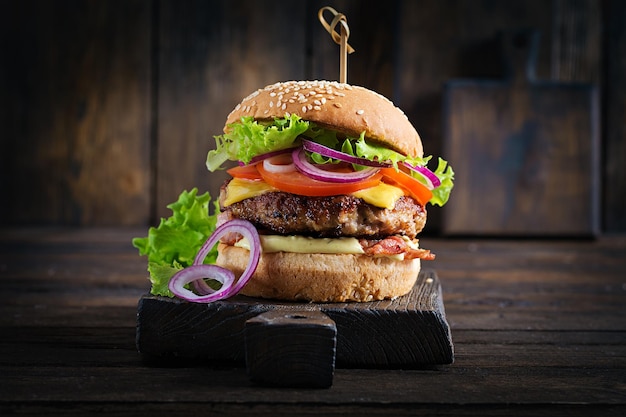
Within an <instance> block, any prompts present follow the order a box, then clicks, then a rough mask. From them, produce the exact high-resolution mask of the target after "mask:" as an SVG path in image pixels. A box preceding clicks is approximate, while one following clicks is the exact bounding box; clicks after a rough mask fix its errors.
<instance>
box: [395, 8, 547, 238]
mask: <svg viewBox="0 0 626 417" xmlns="http://www.w3.org/2000/svg"><path fill="white" fill-rule="evenodd" d="M526 27H533V28H537V29H538V30H540V31H541V32H542V34H544V36H545V37H546V41H547V42H549V37H550V34H551V27H552V16H551V4H550V3H548V2H544V1H537V0H535V1H524V0H514V1H507V2H492V1H489V0H479V1H475V0H444V1H436V2H425V1H411V0H404V1H401V2H400V10H399V12H398V23H397V27H396V30H397V31H398V37H397V43H398V52H397V64H396V68H395V77H396V81H395V82H396V85H395V91H396V95H395V98H396V99H397V104H398V105H399V106H400V108H402V109H403V110H404V112H405V113H406V114H407V116H408V117H409V120H410V121H411V122H412V123H413V125H414V126H415V128H416V129H417V131H418V133H419V134H420V137H421V139H422V143H423V145H424V153H425V155H434V156H435V157H437V156H441V157H442V158H444V159H446V160H448V161H449V162H450V164H451V165H452V166H453V167H454V166H455V165H456V163H457V161H455V160H454V159H453V155H447V154H446V151H445V149H444V131H443V126H444V118H443V88H442V87H443V85H444V83H445V82H447V81H448V80H450V79H455V78H461V77H462V78H494V77H500V76H501V75H502V73H503V68H502V63H501V59H502V56H501V53H500V50H499V49H498V45H497V43H496V42H495V37H496V34H497V33H498V32H499V31H502V30H504V29H510V28H526ZM550 59H551V58H550V54H549V50H548V48H544V49H543V50H541V51H540V54H539V56H538V59H537V75H538V77H543V78H547V77H549V75H550ZM435 160H436V159H435ZM461 162H462V161H458V163H459V164H460V163H461ZM433 168H434V167H433ZM459 179H462V177H461V176H459ZM459 189H461V186H458V187H457V190H455V191H454V192H453V193H452V198H454V195H455V193H456V191H458V190H459ZM446 211H447V208H446V207H443V208H439V207H431V208H430V209H429V211H428V216H429V219H428V222H427V224H426V229H425V232H427V233H429V234H436V233H440V232H441V230H442V228H443V226H444V214H445V213H446Z"/></svg>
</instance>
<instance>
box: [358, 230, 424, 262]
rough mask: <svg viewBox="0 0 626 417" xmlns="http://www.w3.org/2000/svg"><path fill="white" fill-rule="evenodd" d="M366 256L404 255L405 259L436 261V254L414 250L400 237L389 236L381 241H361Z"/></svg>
mask: <svg viewBox="0 0 626 417" xmlns="http://www.w3.org/2000/svg"><path fill="white" fill-rule="evenodd" d="M359 243H360V244H361V247H362V248H363V250H364V251H365V254H366V255H370V256H376V255H398V254H401V253H404V259H415V258H420V259H424V260H426V261H432V260H433V259H435V254H434V253H431V252H430V250H428V249H421V248H420V249H414V248H412V247H410V246H409V245H408V244H407V242H406V241H405V240H404V239H402V238H401V237H399V236H389V237H387V238H384V239H380V240H368V239H361V240H359Z"/></svg>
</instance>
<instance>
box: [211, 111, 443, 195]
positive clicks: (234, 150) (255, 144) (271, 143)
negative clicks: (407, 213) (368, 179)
mask: <svg viewBox="0 0 626 417" xmlns="http://www.w3.org/2000/svg"><path fill="white" fill-rule="evenodd" d="M300 135H302V136H303V137H306V138H308V139H310V140H312V141H314V142H317V143H320V144H322V145H324V146H327V147H329V148H332V149H335V150H338V151H341V152H344V153H347V154H349V155H352V156H356V157H359V158H366V159H368V160H370V161H389V162H391V163H392V164H393V166H394V168H395V169H398V163H399V162H407V163H409V164H411V165H414V166H426V165H427V164H428V162H429V161H430V160H431V158H432V157H431V156H427V157H424V158H419V157H416V158H413V157H407V156H405V155H402V154H401V153H399V152H396V151H394V150H392V149H389V148H387V147H385V146H383V145H380V144H377V143H374V142H370V141H367V140H366V139H365V132H361V134H360V135H359V137H349V136H348V137H343V136H342V137H341V138H340V137H338V134H337V132H336V131H333V130H330V129H324V128H323V127H320V126H317V125H316V124H315V123H312V122H308V121H306V120H302V118H300V117H299V116H297V115H295V114H291V115H285V117H284V118H274V120H273V122H258V121H255V120H254V119H253V118H252V117H242V118H241V120H240V121H239V122H236V123H232V124H230V125H229V131H228V133H225V134H224V135H221V136H215V143H216V149H214V150H211V151H209V153H208V155H207V160H206V165H207V168H208V169H209V171H211V172H213V171H215V170H217V169H219V168H221V167H222V165H223V164H224V163H225V162H226V161H239V162H243V163H246V164H247V163H249V162H250V161H251V160H252V158H254V157H255V156H257V155H262V154H264V153H268V152H272V151H277V150H280V149H286V148H289V147H292V146H294V145H298V144H299V139H298V136H300ZM308 155H309V157H310V158H311V160H312V161H313V162H314V163H316V164H328V163H337V162H339V161H338V160H335V159H333V158H329V157H326V156H323V155H320V154H318V153H316V152H309V153H308ZM353 166H354V169H355V170H360V169H363V168H365V167H364V166H362V165H353ZM433 172H434V173H435V175H437V177H438V178H439V179H440V180H441V185H440V186H439V187H437V188H435V189H434V190H433V198H432V199H431V200H430V203H431V204H436V205H439V206H442V205H444V204H445V203H446V202H447V201H448V198H449V196H450V191H451V190H452V187H453V180H454V171H453V170H452V167H450V166H449V165H448V163H447V162H446V161H445V160H443V159H441V158H439V165H438V167H437V169H436V170H435V171H433ZM413 176H414V177H415V178H416V179H417V180H419V181H423V179H422V178H421V176H420V175H419V174H414V175H413Z"/></svg>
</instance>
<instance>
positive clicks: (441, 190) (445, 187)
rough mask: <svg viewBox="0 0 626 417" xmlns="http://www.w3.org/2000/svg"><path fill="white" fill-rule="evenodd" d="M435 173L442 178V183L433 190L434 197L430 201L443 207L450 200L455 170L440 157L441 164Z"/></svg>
mask: <svg viewBox="0 0 626 417" xmlns="http://www.w3.org/2000/svg"><path fill="white" fill-rule="evenodd" d="M433 173H434V174H435V175H436V176H437V177H438V178H439V179H440V180H441V185H440V186H439V187H437V188H435V189H433V190H432V191H433V197H432V198H431V199H430V201H429V203H430V204H436V205H438V206H440V207H441V206H443V205H444V204H446V203H447V202H448V198H450V192H451V191H452V187H454V183H453V181H454V171H453V170H452V167H451V166H450V165H448V162H447V161H446V160H444V159H442V158H439V164H438V165H437V169H436V170H434V171H433Z"/></svg>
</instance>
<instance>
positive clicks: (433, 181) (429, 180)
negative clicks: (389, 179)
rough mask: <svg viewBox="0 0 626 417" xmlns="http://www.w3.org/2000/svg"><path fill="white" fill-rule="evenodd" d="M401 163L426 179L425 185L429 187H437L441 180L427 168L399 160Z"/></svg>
mask: <svg viewBox="0 0 626 417" xmlns="http://www.w3.org/2000/svg"><path fill="white" fill-rule="evenodd" d="M401 164H402V165H404V166H405V167H407V168H409V169H410V170H411V171H414V172H417V173H418V174H420V175H421V176H422V178H424V179H425V180H426V185H427V187H428V188H429V189H431V190H432V189H433V188H437V187H439V186H440V185H441V180H440V179H439V178H437V176H436V175H435V174H434V173H433V172H432V171H431V170H430V169H428V168H426V167H422V166H414V165H411V164H409V163H408V162H401Z"/></svg>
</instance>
